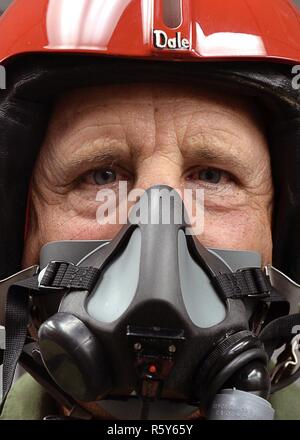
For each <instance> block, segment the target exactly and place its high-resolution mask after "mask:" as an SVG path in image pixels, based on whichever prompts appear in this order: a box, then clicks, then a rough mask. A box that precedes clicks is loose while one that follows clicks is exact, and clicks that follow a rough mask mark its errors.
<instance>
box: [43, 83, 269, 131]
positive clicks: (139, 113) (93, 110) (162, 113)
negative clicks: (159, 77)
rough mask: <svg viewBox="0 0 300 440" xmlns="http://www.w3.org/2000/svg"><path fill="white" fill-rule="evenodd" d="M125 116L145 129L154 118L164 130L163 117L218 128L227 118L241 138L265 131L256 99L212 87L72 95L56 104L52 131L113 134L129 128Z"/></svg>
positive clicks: (116, 88) (129, 86)
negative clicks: (89, 127)
mask: <svg viewBox="0 0 300 440" xmlns="http://www.w3.org/2000/svg"><path fill="white" fill-rule="evenodd" d="M156 113H158V114H157V115H155V114H156ZM129 115H130V116H131V122H132V118H134V119H135V121H137V120H139V121H140V120H141V119H143V118H144V119H145V122H146V123H148V124H149V125H150V124H151V121H152V120H153V118H155V116H156V117H157V121H158V122H159V119H164V123H165V124H168V119H167V118H166V115H169V116H170V115H172V116H173V118H174V121H173V122H172V123H174V125H175V126H180V125H183V122H184V120H185V119H187V118H190V119H191V118H194V119H195V124H196V125H197V122H199V123H200V119H201V122H202V124H203V125H205V123H210V122H211V121H215V122H216V123H217V124H218V123H222V121H224V118H225V119H227V123H228V122H229V123H231V125H233V127H232V129H233V130H237V131H238V132H239V133H240V134H241V130H243V131H244V130H249V129H251V130H253V126H255V127H256V129H257V130H259V131H262V132H263V131H264V122H263V116H262V115H263V112H262V111H261V108H260V104H259V102H258V101H257V100H256V99H255V98H254V97H251V96H247V95H243V94H239V93H234V92H232V90H227V88H226V86H224V87H222V86H220V85H217V84H213V83H212V84H205V85H201V84H198V85H195V84H187V83H185V82H184V81H182V82H179V81H177V82H174V83H160V82H157V81H156V82H145V83H138V84H136V83H130V82H128V83H125V84H105V85H102V86H95V87H83V88H76V89H73V90H71V91H68V92H67V93H65V94H62V95H60V96H59V97H58V98H57V100H56V102H55V105H54V110H53V113H52V118H51V122H50V130H51V129H53V130H54V131H55V129H56V128H57V127H58V126H59V128H60V131H63V132H64V133H66V131H68V130H69V131H72V130H76V129H77V128H78V126H80V125H81V124H86V123H87V122H89V121H90V122H91V123H93V121H94V122H95V123H96V122H97V121H99V122H101V123H105V122H107V123H111V124H112V126H111V130H114V129H116V126H115V127H113V124H117V122H118V120H119V121H122V123H123V125H126V124H128V123H129V117H126V116H129ZM197 115H198V116H199V118H198V119H199V121H197ZM169 123H171V122H169ZM141 128H142V127H141ZM137 129H138V126H137ZM60 134H62V132H61V133H60Z"/></svg>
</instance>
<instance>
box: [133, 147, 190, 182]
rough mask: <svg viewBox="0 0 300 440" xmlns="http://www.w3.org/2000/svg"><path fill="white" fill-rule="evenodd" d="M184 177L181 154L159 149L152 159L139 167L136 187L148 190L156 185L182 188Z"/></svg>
mask: <svg viewBox="0 0 300 440" xmlns="http://www.w3.org/2000/svg"><path fill="white" fill-rule="evenodd" d="M181 175H182V164H181V154H180V152H179V150H178V151H177V149H175V148H174V150H173V149H172V150H171V148H170V151H169V154H168V152H167V151H166V150H164V151H162V150H161V149H157V150H156V151H155V152H154V153H153V154H152V155H151V157H148V158H146V159H144V160H142V161H141V162H140V163H139V164H138V166H137V180H136V184H135V186H136V187H137V188H141V189H147V188H150V187H152V186H156V185H167V186H170V187H172V188H178V189H179V188H180V187H181V185H182V182H181Z"/></svg>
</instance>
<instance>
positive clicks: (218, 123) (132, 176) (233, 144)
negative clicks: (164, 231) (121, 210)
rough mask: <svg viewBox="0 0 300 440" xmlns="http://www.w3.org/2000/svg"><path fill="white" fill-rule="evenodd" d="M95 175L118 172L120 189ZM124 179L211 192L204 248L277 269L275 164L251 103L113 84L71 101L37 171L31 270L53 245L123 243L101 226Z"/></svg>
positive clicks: (55, 120) (188, 90) (134, 184)
mask: <svg viewBox="0 0 300 440" xmlns="http://www.w3.org/2000/svg"><path fill="white" fill-rule="evenodd" d="M94 170H102V171H103V172H104V175H107V172H106V171H105V170H108V172H109V173H112V172H114V173H115V175H116V176H115V181H113V179H112V181H111V182H109V183H107V184H105V181H103V179H102V181H100V183H103V182H104V185H103V184H102V185H98V184H97V183H99V179H98V180H96V181H95V176H94ZM109 170H112V171H109ZM100 172H101V171H100ZM120 180H122V181H127V183H128V189H129V190H131V189H135V188H141V189H147V188H148V187H150V186H152V185H156V184H167V185H169V186H172V187H174V188H177V189H179V190H183V189H184V188H192V189H196V188H199V189H200V188H201V189H204V197H205V211H204V231H203V233H202V234H201V236H199V239H200V240H201V242H202V243H203V244H204V245H206V246H208V247H221V248H228V249H248V250H256V251H258V252H260V253H261V254H262V257H263V263H264V264H266V263H270V262H271V255H272V238H271V216H272V201H273V188H272V178H271V168H270V159H269V153H268V145H267V142H266V139H265V136H264V132H263V127H262V125H261V123H260V119H259V113H258V111H257V109H256V108H255V106H254V104H253V103H252V102H251V101H250V100H249V101H248V100H246V99H245V98H239V97H237V96H233V95H232V94H230V97H228V96H227V95H226V93H225V92H222V91H220V90H219V91H217V92H214V91H212V90H207V89H206V90H202V89H199V88H193V87H187V86H186V87H184V86H182V85H181V86H180V87H179V86H178V85H173V84H168V85H167V84H140V85H132V84H129V85H127V84H125V85H111V86H105V87H97V88H90V89H79V90H76V91H73V92H72V93H70V94H68V95H65V96H63V97H62V98H61V99H60V100H59V101H58V102H57V105H56V107H55V108H54V111H53V116H52V119H51V122H50V125H49V128H48V132H47V135H46V138H45V140H44V143H43V146H42V148H41V152H40V155H39V158H38V160H37V163H36V167H35V171H34V176H33V181H32V192H31V210H30V211H31V220H30V224H29V228H28V231H27V240H26V245H25V251H24V258H23V265H24V267H27V266H29V265H30V264H33V263H36V262H37V261H38V256H39V251H40V248H41V246H42V245H43V244H45V243H47V242H50V241H53V240H64V239H68V240H70V239H85V240H86V239H107V238H108V239H109V238H113V237H114V236H115V235H116V233H117V231H118V230H119V229H120V227H121V226H120V225H118V224H117V225H99V224H98V223H97V221H96V210H97V207H98V206H99V202H97V201H96V194H97V191H98V190H99V189H103V188H109V189H112V190H114V191H117V189H118V183H119V181H120Z"/></svg>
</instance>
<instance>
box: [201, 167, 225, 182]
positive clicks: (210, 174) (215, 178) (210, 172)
mask: <svg viewBox="0 0 300 440" xmlns="http://www.w3.org/2000/svg"><path fill="white" fill-rule="evenodd" d="M198 179H199V180H204V181H205V182H208V183H214V184H217V183H220V181H221V179H222V171H220V170H217V169H214V168H206V169H205V170H201V171H199V172H198Z"/></svg>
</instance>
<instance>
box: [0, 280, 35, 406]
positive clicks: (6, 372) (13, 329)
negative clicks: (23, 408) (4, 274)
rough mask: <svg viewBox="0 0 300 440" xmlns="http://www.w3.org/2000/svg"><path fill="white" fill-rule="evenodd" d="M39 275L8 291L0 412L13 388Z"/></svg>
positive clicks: (15, 285) (16, 284)
mask: <svg viewBox="0 0 300 440" xmlns="http://www.w3.org/2000/svg"><path fill="white" fill-rule="evenodd" d="M37 286H38V281H37V276H35V277H32V278H28V279H27V280H23V281H19V282H17V283H15V284H14V285H12V286H11V287H10V288H9V290H8V293H7V300H6V310H5V346H6V347H5V351H4V356H3V372H2V382H3V383H2V386H3V391H2V401H1V404H0V413H1V412H2V410H3V407H4V403H5V400H6V398H7V395H8V392H9V390H10V388H11V384H12V381H13V378H14V374H15V371H16V367H17V363H18V360H19V357H20V355H21V353H22V350H23V347H24V344H25V341H26V336H27V326H28V322H29V308H30V302H29V292H30V290H31V289H34V290H36V289H37Z"/></svg>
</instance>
